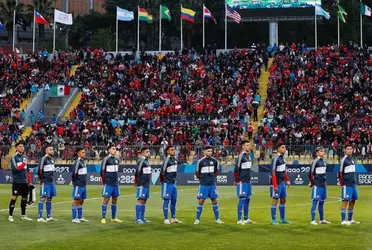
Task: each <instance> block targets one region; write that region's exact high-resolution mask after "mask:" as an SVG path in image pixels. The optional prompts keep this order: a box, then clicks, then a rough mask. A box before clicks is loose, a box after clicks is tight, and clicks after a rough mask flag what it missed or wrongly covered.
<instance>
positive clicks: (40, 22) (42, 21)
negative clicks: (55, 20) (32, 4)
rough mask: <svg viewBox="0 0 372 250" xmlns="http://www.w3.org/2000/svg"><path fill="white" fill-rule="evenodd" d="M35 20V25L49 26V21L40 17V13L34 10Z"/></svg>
mask: <svg viewBox="0 0 372 250" xmlns="http://www.w3.org/2000/svg"><path fill="white" fill-rule="evenodd" d="M34 19H35V23H39V24H46V25H49V23H48V21H47V20H46V19H45V18H44V17H43V16H42V15H40V13H39V12H37V11H36V10H34Z"/></svg>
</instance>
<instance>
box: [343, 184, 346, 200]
mask: <svg viewBox="0 0 372 250" xmlns="http://www.w3.org/2000/svg"><path fill="white" fill-rule="evenodd" d="M342 190H343V191H344V192H343V193H344V196H343V198H344V199H345V198H346V186H343V187H342Z"/></svg>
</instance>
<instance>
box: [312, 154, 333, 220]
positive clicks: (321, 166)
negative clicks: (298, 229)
mask: <svg viewBox="0 0 372 250" xmlns="http://www.w3.org/2000/svg"><path fill="white" fill-rule="evenodd" d="M315 155H316V158H315V159H314V160H313V161H312V162H311V164H310V166H311V169H310V172H309V180H310V184H309V186H310V187H312V191H311V199H312V201H313V203H312V206H311V222H310V224H311V225H318V223H316V221H315V214H316V206H317V205H318V202H319V206H318V210H319V217H320V221H319V223H320V224H331V222H328V221H326V220H325V219H324V201H325V200H326V199H327V188H326V170H327V165H326V163H325V161H324V160H323V157H324V148H323V147H317V148H316V149H315Z"/></svg>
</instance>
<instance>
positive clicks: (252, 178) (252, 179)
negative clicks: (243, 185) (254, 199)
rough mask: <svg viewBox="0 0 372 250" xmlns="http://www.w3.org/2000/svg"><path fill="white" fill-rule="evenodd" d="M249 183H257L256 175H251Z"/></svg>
mask: <svg viewBox="0 0 372 250" xmlns="http://www.w3.org/2000/svg"><path fill="white" fill-rule="evenodd" d="M251 184H258V176H254V177H251Z"/></svg>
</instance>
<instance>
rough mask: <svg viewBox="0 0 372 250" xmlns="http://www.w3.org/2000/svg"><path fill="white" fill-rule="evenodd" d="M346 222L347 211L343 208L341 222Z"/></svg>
mask: <svg viewBox="0 0 372 250" xmlns="http://www.w3.org/2000/svg"><path fill="white" fill-rule="evenodd" d="M344 220H346V209H343V208H341V221H344Z"/></svg>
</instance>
